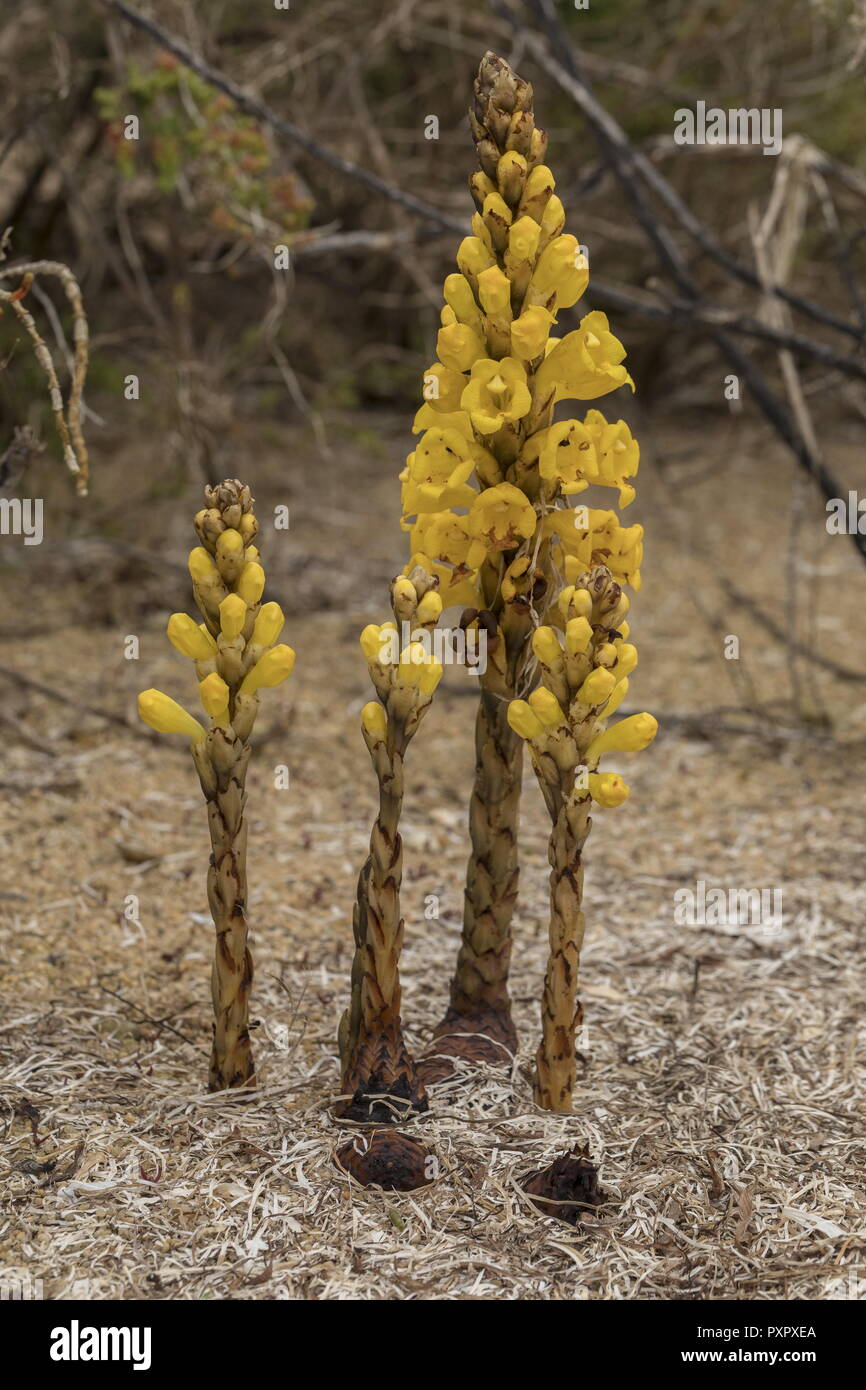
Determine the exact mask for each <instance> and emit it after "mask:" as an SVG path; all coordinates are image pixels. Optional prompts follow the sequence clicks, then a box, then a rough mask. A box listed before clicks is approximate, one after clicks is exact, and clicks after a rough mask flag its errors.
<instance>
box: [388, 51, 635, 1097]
mask: <svg viewBox="0 0 866 1390" xmlns="http://www.w3.org/2000/svg"><path fill="white" fill-rule="evenodd" d="M469 123H470V127H471V130H472V135H473V138H474V140H475V146H476V151H477V155H478V163H479V166H480V167H479V169H478V170H477V171H476V172H475V173H474V174H473V175H472V177H471V178H470V180H469V186H470V190H471V193H472V197H473V200H474V202H475V208H476V213H475V216H474V218H473V220H472V235H471V236H468V237H466V238H465V240H464V241H463V242H462V243H461V245H460V247H459V249H458V251H457V271H456V272H452V274H450V275H449V276H448V277H447V278H446V280H445V286H444V298H445V305H444V307H443V310H442V319H441V322H442V328H441V331H440V333H439V336H438V340H437V351H438V361H437V362H435V363H434V364H433V365H432V367H431V368H430V369H429V370H428V372H427V373H425V378H424V386H423V397H424V404H423V405H422V407H421V409H420V410H419V412H418V415H417V417H416V421H415V431H416V433H420V434H421V439H420V441H419V443H418V445H417V448H416V450H415V452H414V453H413V454H411V455H410V456H409V460H408V462H407V466H406V468H405V470H404V472H403V475H402V483H403V510H404V522H403V524H404V526H405V527H406V529H407V530H410V531H411V539H412V554H413V556H416V557H417V556H418V555H419V554H422V555H424V556H425V557H427V558H428V559H429V561H430V563H431V564H432V566H433V570H434V572H435V573H436V574H437V576H438V577H439V580H440V593H441V595H442V598H443V600H444V602H445V603H446V604H451V603H459V604H463V605H466V606H467V607H468V609H469V610H470V615H471V618H470V619H468V620H467V621H471V622H474V623H476V624H478V625H479V626H481V627H483V628H484V630H485V631H486V633H487V637H488V647H487V651H488V660H487V666H486V670H485V672H484V674H483V675H482V676H481V677H480V680H479V686H480V701H479V707H478V713H477V720H476V732H475V746H476V770H475V781H474V786H473V790H472V801H471V805H470V811H469V827H470V838H471V854H470V857H469V863H468V866H467V873H466V891H465V897H464V903H465V907H464V920H463V937H462V942H461V946H460V953H459V956H458V960H457V967H456V971H455V974H454V978H453V980H452V984H451V997H450V1002H449V1007H448V1009H447V1011H446V1014H445V1017H444V1018H443V1020H442V1022H441V1023H440V1024H439V1026H438V1028H437V1029H436V1041H435V1044H434V1046H435V1056H432V1057H430V1058H428V1059H426V1060H425V1061H424V1062H423V1063H422V1064H421V1065H422V1074H423V1076H424V1078H425V1080H426V1081H428V1082H432V1081H434V1080H438V1079H440V1078H441V1077H443V1076H445V1075H447V1074H448V1073H449V1072H450V1071H451V1070H453V1060H450V1059H453V1058H454V1057H457V1056H462V1057H469V1058H471V1059H473V1060H485V1061H488V1062H498V1063H503V1062H507V1061H508V1059H509V1057H510V1055H511V1054H512V1053H513V1052H514V1050H515V1048H516V1045H517V1035H516V1032H515V1029H514V1024H513V1021H512V1017H511V1001H510V999H509V994H508V972H509V964H510V958H511V917H512V912H513V909H514V903H515V899H516V896H517V881H518V855H517V836H518V813H519V804H520V791H521V779H522V766H523V738H522V736H521V734H520V733H518V731H517V730H516V728H515V727H513V726H512V725H510V724H509V722H508V719H507V714H506V711H507V709H508V705H509V702H510V701H512V700H514V699H515V698H516V697H517V696H518V694H520V695H527V694H529V693H530V692H531V689H532V684H533V681H534V680H535V679H536V673H537V670H538V665H537V663H536V653H535V652H534V650H533V646H532V640H531V639H532V634H533V632H534V631H536V630H537V629H539V628H540V627H542V626H546V627H549V628H550V629H551V632H552V630H553V629H554V628H555V629H561V628H562V625H563V619H562V615H561V614H560V613H559V611H558V609H556V607H555V605H556V601H557V599H558V596H559V586H560V582H561V578H560V577H561V575H562V574H564V573H568V570H569V566H571V574H570V575H569V582H571V583H572V584H573V580H574V577H575V575H577V574H579V573H581V572H582V571H585V570H589V569H591V568H592V567H593V566H594V565H596V564H599V563H606V564H608V565H609V567H610V570H611V572H612V574H613V575H614V577H615V578H616V579H617V580H619V581H627V582H629V583H633V584H634V585H635V587H637V585H638V584H639V582H640V573H639V566H640V551H641V536H642V532H641V528H640V527H639V526H637V527H633V528H623V527H621V526H620V525H619V522H618V519H617V517H616V515H615V513H614V512H613V511H603V510H601V509H593V510H590V511H589V512H588V524H586V523H585V522H584V521H581V519H580V517H579V516H578V514H577V513H576V512H575V511H574V510H573V507H574V503H573V502H572V501H571V499H572V497H575V496H577V495H578V494H579V493H581V492H582V491H584V490H585V489H586V488H588V487H589V486H590V484H597V485H599V486H601V487H605V488H611V489H614V496H615V497H616V498H617V499H618V501H619V504H620V505H621V506H625V505H627V504H628V503H629V502H630V501H631V499H632V497H633V496H634V489H633V487H632V484H631V481H630V480H631V478H632V477H633V475H634V473H635V472H636V470H637V464H638V458H639V451H638V447H637V444H636V443H635V441H634V440H633V439H632V436H631V433H630V431H629V430H628V428H627V426H625V425H624V424H623V423H622V422H621V421H620V422H619V423H618V424H617V425H616V426H613V425H609V424H608V422H607V421H606V420H605V418H604V416H603V415H602V414H601V413H600V412H599V411H598V410H597V409H595V408H594V407H593V409H592V410H590V412H589V413H588V414H587V416H586V419H585V420H583V421H579V420H564V421H561V422H557V423H554V420H553V411H554V406H555V403H556V402H557V401H558V400H562V399H566V398H568V397H573V398H577V399H579V400H584V401H587V402H594V401H595V400H596V399H597V398H598V397H600V396H603V395H605V394H607V393H608V392H610V391H613V390H615V389H616V388H617V387H618V386H620V385H622V384H625V385H629V384H631V378H630V377H629V375H628V373H627V371H626V369H625V367H624V366H623V357H624V356H625V352H624V349H623V347H622V344H621V343H619V342H618V341H617V339H616V338H615V337H614V335H613V334H612V333H611V331H610V328H609V325H608V322H607V319H606V318H605V316H604V315H603V314H600V313H598V312H594V313H591V314H587V315H586V316H585V317H584V318H583V319H582V320H581V322H580V325H579V327H578V328H577V329H575V330H574V331H572V332H571V333H566V334H565V336H564V337H562V338H561V339H558V338H557V337H556V336H551V335H552V334H554V335H555V333H556V325H557V315H558V314H559V312H560V310H562V309H567V308H570V307H571V306H572V305H574V304H576V303H577V301H578V300H579V299H580V297H581V295H582V294H583V293H584V290H585V289H586V286H587V282H588V279H589V266H588V261H587V257H586V254H585V252H584V250H583V248H582V247H581V245H580V243H579V241H578V239H577V237H576V236H574V235H572V234H571V233H568V232H566V231H565V211H564V209H563V206H562V203H561V201H560V199H559V198H558V197H557V195H556V191H555V189H556V181H555V179H554V177H553V173H552V172H551V170H550V169H549V168H548V167H547V165H546V164H545V163H544V159H545V153H546V147H547V137H546V136H545V134H544V132H543V131H541V130H539V128H538V127H537V126H536V123H535V115H534V110H533V98H532V88H531V86H530V85H529V83H527V82H524V81H523V80H522V78H520V77H519V76H518V75H517V74H516V73H514V72H512V70H511V68H510V67H509V66H508V64H507V63H506V62H504V61H503V60H502V59H501V58H498V57H497V56H496V55H495V54H493V53H487V54H485V56H484V58H483V60H482V62H481V65H480V67H479V69H478V74H477V77H476V79H475V89H474V101H473V105H472V109H471V111H470V113H469ZM582 510H584V509H582ZM579 521H580V524H579V525H578V524H577V523H578V522H579ZM568 616H569V618H579V617H581V616H585V614H584V615H582V614H581V613H579V612H578V611H574V612H573V613H569V615H568ZM584 636H585V634H584ZM578 637H579V630H578V629H573V630H572V633H571V637H570V639H569V640H570V645H569V647H568V650H567V651H564V652H562V654H561V655H559V654H557V657H556V666H557V670H556V671H552V670H550V671H549V672H548V674H549V678H550V680H551V682H552V684H551V686H550V689H551V691H552V693H553V694H554V695H555V696H556V698H557V699H561V697H562V695H563V693H564V691H563V682H565V681H566V678H567V676H568V674H569V671H571V672H573V671H574V670H576V669H577V668H578V667H579V666H580V663H581V655H580V651H579V649H578V645H577V644H578ZM543 640H544V639H542V641H543ZM554 640H558V639H556V638H555V637H554ZM587 640H588V639H587ZM538 660H539V662H540V664H541V666H542V667H543V665H544V658H543V657H539V658H538ZM567 667H568V670H567V669H566V668H567ZM527 709H528V711H529V712H528V713H527V712H526V711H524V712H523V718H524V721H525V722H526V725H527V727H530V726H532V725H531V720H532V718H537V717H538V716H537V715H536V714H535V712H534V710H533V709H532V707H531V706H527Z"/></svg>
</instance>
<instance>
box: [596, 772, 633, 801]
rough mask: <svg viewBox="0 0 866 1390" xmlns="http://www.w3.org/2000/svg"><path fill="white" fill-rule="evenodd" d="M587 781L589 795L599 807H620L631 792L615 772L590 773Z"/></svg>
mask: <svg viewBox="0 0 866 1390" xmlns="http://www.w3.org/2000/svg"><path fill="white" fill-rule="evenodd" d="M588 780H589V794H590V796H591V797H592V799H593V801H597V802H598V804H599V806H607V807H612V806H621V805H622V803H623V802H624V801H625V799H626V797H627V796H628V794H629V792H630V791H631V788H630V787H628V786H626V784H625V782H624V781H623V780H622V778H621V777H620V775H619V773H617V772H591V773H590V774H589V779H588Z"/></svg>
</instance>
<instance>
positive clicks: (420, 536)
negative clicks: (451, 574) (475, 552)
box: [412, 512, 474, 568]
mask: <svg viewBox="0 0 866 1390" xmlns="http://www.w3.org/2000/svg"><path fill="white" fill-rule="evenodd" d="M470 543H471V541H470V536H469V532H468V530H467V518H466V517H465V516H457V515H456V514H455V513H454V512H432V513H427V514H426V515H422V516H419V517H418V520H417V521H416V523H415V525H414V526H413V527H412V550H413V552H418V551H420V552H421V553H422V554H424V555H429V556H430V558H431V559H432V560H434V561H435V560H444V561H447V562H448V563H449V564H451V565H457V566H458V567H459V566H461V565H465V564H466V558H467V556H468V554H469V546H470ZM473 568H474V567H473Z"/></svg>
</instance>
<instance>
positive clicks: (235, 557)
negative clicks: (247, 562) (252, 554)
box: [216, 526, 244, 583]
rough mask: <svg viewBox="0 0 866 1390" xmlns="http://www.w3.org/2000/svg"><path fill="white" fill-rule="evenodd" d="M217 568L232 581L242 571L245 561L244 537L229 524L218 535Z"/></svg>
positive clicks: (225, 577)
mask: <svg viewBox="0 0 866 1390" xmlns="http://www.w3.org/2000/svg"><path fill="white" fill-rule="evenodd" d="M216 560H217V568H218V569H219V572H220V574H221V575H222V577H223V579H227V580H228V581H229V582H230V583H231V581H232V580H234V579H236V578H237V576H238V575H239V574H240V572H241V568H242V567H243V563H244V538H243V536H242V535H241V533H240V531H235V530H234V528H233V527H231V526H229V527H227V528H226V530H225V531H223V532H221V534H220V535H219V536H218V537H217V543H216Z"/></svg>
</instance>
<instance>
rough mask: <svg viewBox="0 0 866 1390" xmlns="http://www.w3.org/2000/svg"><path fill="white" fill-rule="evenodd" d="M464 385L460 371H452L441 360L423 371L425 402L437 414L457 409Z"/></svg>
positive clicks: (463, 378) (464, 379)
mask: <svg viewBox="0 0 866 1390" xmlns="http://www.w3.org/2000/svg"><path fill="white" fill-rule="evenodd" d="M465 386H466V378H465V376H464V375H463V373H462V372H455V371H452V370H451V368H450V367H444V366H443V365H442V363H441V362H434V363H433V366H432V367H428V368H427V370H426V372H425V373H424V382H423V390H422V394H423V396H424V401H425V404H426V405H428V406H429V407H430V409H431V410H433V411H435V412H436V414H437V415H439V414H442V413H443V412H444V413H450V412H452V411H456V410H459V409H460V397H461V396H462V395H463V389H464V387H465ZM437 423H441V422H439V421H437Z"/></svg>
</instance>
